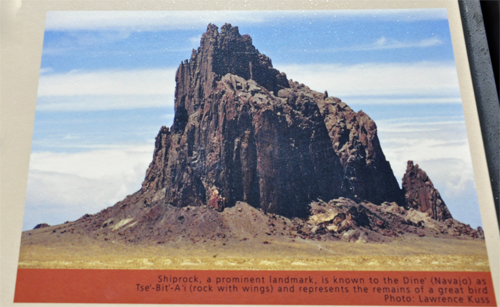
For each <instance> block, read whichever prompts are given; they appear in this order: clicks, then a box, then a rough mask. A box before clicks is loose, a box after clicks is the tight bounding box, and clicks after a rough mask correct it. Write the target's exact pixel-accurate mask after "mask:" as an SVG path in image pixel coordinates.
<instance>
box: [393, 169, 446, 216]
mask: <svg viewBox="0 0 500 307" xmlns="http://www.w3.org/2000/svg"><path fill="white" fill-rule="evenodd" d="M403 191H404V195H405V200H406V204H407V206H408V208H413V209H415V210H417V211H420V212H425V213H427V214H428V215H429V216H430V217H432V218H433V219H434V220H437V221H444V220H447V219H451V218H452V216H451V213H450V211H449V210H448V207H446V204H445V203H444V201H443V199H442V198H441V195H440V194H439V191H438V190H437V189H435V188H434V185H433V184H432V181H431V180H430V179H429V177H428V176H427V174H426V173H425V172H424V171H423V170H421V169H420V167H419V166H418V164H415V165H414V164H413V161H408V164H407V166H406V173H405V174H404V176H403Z"/></svg>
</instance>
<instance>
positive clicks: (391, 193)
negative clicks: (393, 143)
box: [140, 24, 404, 217]
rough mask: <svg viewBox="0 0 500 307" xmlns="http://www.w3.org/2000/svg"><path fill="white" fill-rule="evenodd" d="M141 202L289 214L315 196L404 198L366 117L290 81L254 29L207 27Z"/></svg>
mask: <svg viewBox="0 0 500 307" xmlns="http://www.w3.org/2000/svg"><path fill="white" fill-rule="evenodd" d="M140 193H141V195H143V196H141V197H142V198H143V203H144V204H146V205H156V204H160V203H164V204H172V205H174V206H178V207H183V206H188V205H208V206H209V207H212V208H214V209H217V210H219V211H220V210H223V209H224V208H225V207H230V206H233V205H234V204H235V203H236V202H237V201H245V202H247V203H249V204H250V205H252V206H254V207H257V208H262V209H263V210H264V211H266V212H270V213H278V214H281V215H284V216H288V217H295V216H299V217H300V216H306V215H308V204H309V203H310V202H311V201H313V200H316V199H324V200H329V199H332V198H335V197H340V196H344V197H348V198H352V199H354V200H358V201H361V200H369V201H372V202H374V203H379V204H380V203H382V202H383V201H396V202H398V203H400V204H401V205H402V204H403V203H404V200H403V194H402V192H401V190H400V188H399V186H398V184H397V181H396V179H395V177H394V174H393V172H392V169H391V167H390V165H389V163H388V162H387V161H386V159H385V156H384V154H383V152H382V149H381V147H380V144H379V141H378V137H377V128H376V125H375V123H374V122H373V120H371V119H370V118H369V117H368V115H366V114H365V113H363V112H362V111H360V112H354V111H353V110H352V109H350V108H349V107H348V106H347V105H346V104H345V103H343V102H341V101H340V99H338V98H335V97H328V95H325V94H323V93H318V92H315V91H312V90H310V89H309V88H308V87H306V86H304V85H302V84H299V83H297V82H290V81H288V80H287V78H286V75H285V74H284V73H280V72H279V71H278V70H276V69H274V68H273V66H272V63H271V60H270V59H269V58H268V57H267V56H265V55H263V54H261V53H259V51H258V50H257V49H256V48H255V47H254V46H253V45H252V40H251V38H250V37H249V36H248V35H240V34H239V31H238V28H237V27H232V26H231V25H229V24H226V25H224V26H223V27H222V28H221V31H220V32H219V31H218V28H217V27H216V26H215V25H208V27H207V31H206V32H205V33H204V34H203V35H202V37H201V43H200V47H199V48H198V49H197V50H193V52H192V55H191V58H190V60H189V61H188V60H186V61H184V62H182V63H181V64H180V66H179V68H178V70H177V74H176V90H175V118H174V123H173V125H172V127H171V129H168V128H166V127H162V129H161V130H160V132H159V134H158V136H157V138H156V144H155V151H154V156H153V162H152V163H151V165H150V166H149V168H148V170H147V173H146V178H145V180H144V182H143V185H142V189H141V192H140Z"/></svg>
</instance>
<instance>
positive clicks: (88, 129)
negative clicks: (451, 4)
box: [19, 9, 490, 272]
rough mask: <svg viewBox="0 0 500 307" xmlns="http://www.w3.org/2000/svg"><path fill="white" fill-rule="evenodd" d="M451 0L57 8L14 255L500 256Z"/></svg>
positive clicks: (61, 264)
mask: <svg viewBox="0 0 500 307" xmlns="http://www.w3.org/2000/svg"><path fill="white" fill-rule="evenodd" d="M462 103H463V101H462V99H461V95H460V88H459V83H458V76H457V70H456V66H455V59H454V53H453V46H452V41H451V37H450V27H449V24H448V17H447V11H446V9H411V10H410V9H408V10H404V9H400V10H343V11H342V10H341V11H333V10H332V11H163V12H162V11H140V12H139V11H137V12H134V11H98V12H97V11H95V12H94V11H51V12H48V13H47V15H46V28H45V33H44V42H43V51H42V62H41V66H40V78H39V83H38V98H37V102H36V115H35V124H34V131H33V141H32V149H31V156H30V167H29V175H28V185H27V195H26V203H25V210H24V223H23V233H22V240H21V250H20V257H19V268H22V269H24V268H54V269H60V268H65V269H161V270H209V269H211V270H300V271H307V270H325V271H336V270H342V271H460V272H463V271H481V272H487V271H489V270H490V268H489V262H488V256H487V252H486V246H485V241H484V231H483V225H482V222H481V216H480V210H479V204H478V199H477V193H476V186H475V180H474V174H473V169H472V162H471V155H470V147H469V142H468V138H467V130H466V122H465V119H464V112H463V108H462Z"/></svg>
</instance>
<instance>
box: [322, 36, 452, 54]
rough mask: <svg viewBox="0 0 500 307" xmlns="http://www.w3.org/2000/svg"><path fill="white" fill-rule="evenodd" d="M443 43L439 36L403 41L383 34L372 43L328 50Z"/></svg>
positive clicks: (422, 46) (359, 49)
mask: <svg viewBox="0 0 500 307" xmlns="http://www.w3.org/2000/svg"><path fill="white" fill-rule="evenodd" d="M441 44H443V41H442V40H440V39H439V38H437V37H431V38H425V39H422V40H419V41H408V42H402V41H398V40H396V39H387V38H386V37H385V36H383V37H381V38H379V39H377V40H376V41H375V42H373V43H371V44H366V45H357V46H350V47H345V48H337V49H329V50H328V51H368V50H387V49H403V48H428V47H434V46H438V45H441Z"/></svg>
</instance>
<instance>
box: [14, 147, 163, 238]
mask: <svg viewBox="0 0 500 307" xmlns="http://www.w3.org/2000/svg"><path fill="white" fill-rule="evenodd" d="M153 149H154V146H153V145H152V144H144V145H140V146H136V147H127V148H123V149H106V150H93V151H87V152H79V153H54V152H43V153H32V154H31V160H30V172H29V179H28V190H27V196H26V209H25V221H24V229H29V228H32V227H34V226H35V225H36V224H38V223H42V222H46V223H49V224H53V223H62V222H64V221H66V220H74V219H77V218H79V217H80V216H82V215H83V214H85V213H95V212H97V211H99V210H101V209H104V208H106V207H108V206H111V205H113V204H114V203H116V202H117V201H119V200H121V199H123V198H124V197H125V196H126V195H128V194H131V193H133V192H135V191H137V190H138V189H139V188H140V185H141V182H142V180H143V179H144V175H145V173H146V169H147V167H148V165H149V163H150V162H151V157H152V152H153Z"/></svg>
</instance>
